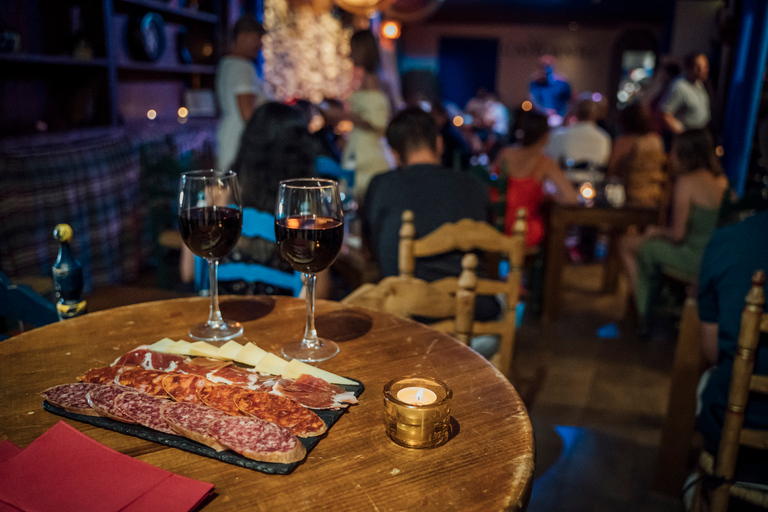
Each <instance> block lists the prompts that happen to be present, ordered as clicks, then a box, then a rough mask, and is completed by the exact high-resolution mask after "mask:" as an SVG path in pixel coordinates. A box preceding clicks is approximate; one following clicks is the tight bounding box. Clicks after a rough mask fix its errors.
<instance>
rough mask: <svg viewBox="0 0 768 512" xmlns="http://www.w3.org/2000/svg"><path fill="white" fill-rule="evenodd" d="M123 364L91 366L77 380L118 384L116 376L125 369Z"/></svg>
mask: <svg viewBox="0 0 768 512" xmlns="http://www.w3.org/2000/svg"><path fill="white" fill-rule="evenodd" d="M125 368H126V367H125V366H105V367H104V368H91V369H90V370H88V371H87V372H85V375H81V376H80V377H78V378H77V380H80V381H83V382H90V383H92V384H120V382H119V380H118V378H119V377H120V374H121V373H122V372H123V370H125Z"/></svg>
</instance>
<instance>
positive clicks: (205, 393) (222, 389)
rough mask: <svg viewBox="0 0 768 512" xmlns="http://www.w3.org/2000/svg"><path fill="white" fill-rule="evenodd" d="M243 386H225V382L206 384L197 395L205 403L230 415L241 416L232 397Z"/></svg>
mask: <svg viewBox="0 0 768 512" xmlns="http://www.w3.org/2000/svg"><path fill="white" fill-rule="evenodd" d="M242 390H243V388H239V387H237V386H227V385H225V384H206V385H205V386H203V389H201V390H200V391H199V392H198V396H200V399H201V400H202V401H203V403H204V404H205V405H208V406H210V407H213V408H214V409H218V410H220V411H223V412H225V413H227V414H229V415H231V416H243V413H242V412H240V409H238V408H237V405H235V400H234V397H235V395H236V394H237V393H239V392H240V391H242Z"/></svg>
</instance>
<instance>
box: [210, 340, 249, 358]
mask: <svg viewBox="0 0 768 512" xmlns="http://www.w3.org/2000/svg"><path fill="white" fill-rule="evenodd" d="M242 348H243V346H242V345H241V344H239V343H238V342H236V341H235V340H229V341H228V342H226V343H225V344H223V345H222V346H220V347H219V350H218V351H217V352H218V355H217V356H216V357H218V358H220V359H229V360H230V361H232V360H234V359H235V357H236V356H237V354H238V353H239V352H240V350H242Z"/></svg>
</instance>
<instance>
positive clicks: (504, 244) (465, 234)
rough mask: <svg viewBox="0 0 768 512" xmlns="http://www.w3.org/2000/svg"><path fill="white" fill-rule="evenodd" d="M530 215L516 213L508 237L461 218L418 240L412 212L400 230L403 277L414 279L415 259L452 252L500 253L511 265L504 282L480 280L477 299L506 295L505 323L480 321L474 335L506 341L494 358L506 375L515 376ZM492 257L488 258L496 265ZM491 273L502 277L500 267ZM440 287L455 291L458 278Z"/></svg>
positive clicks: (399, 261) (449, 279) (401, 274)
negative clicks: (513, 359) (521, 286)
mask: <svg viewBox="0 0 768 512" xmlns="http://www.w3.org/2000/svg"><path fill="white" fill-rule="evenodd" d="M525 230H526V211H525V209H523V208H521V209H519V210H518V211H517V219H516V220H515V225H514V229H513V234H512V236H506V235H504V234H502V233H500V232H499V231H497V230H496V229H494V228H493V227H492V226H491V225H490V224H488V223H486V222H480V221H476V220H472V219H462V220H460V221H458V222H456V223H447V224H443V225H442V226H440V227H439V228H437V229H436V230H435V231H433V232H432V233H429V234H428V235H426V236H424V237H422V238H419V239H414V238H415V235H416V228H415V227H414V224H413V212H412V211H410V210H406V211H405V212H403V216H402V225H401V227H400V247H399V256H398V266H399V270H400V276H403V277H413V275H414V271H415V269H416V259H417V258H423V257H428V256H436V255H439V254H444V253H448V252H452V251H456V250H458V251H462V252H470V251H483V252H484V253H486V254H487V255H488V256H493V255H498V256H499V257H501V258H502V259H506V260H508V261H509V272H508V274H507V275H506V277H502V278H499V279H491V278H483V279H478V281H477V290H476V293H477V295H497V294H503V295H504V297H505V309H504V312H503V316H502V318H501V320H498V321H489V322H475V324H474V329H473V332H474V333H475V334H495V335H498V336H499V337H500V338H501V343H500V346H499V351H498V353H497V354H496V355H495V356H494V357H493V358H492V359H491V361H492V362H493V364H494V365H495V366H496V367H497V368H498V369H499V370H500V371H501V372H502V373H503V374H504V375H506V376H509V375H510V371H511V366H512V355H513V354H514V343H515V320H516V316H517V302H518V299H519V297H520V285H521V281H522V275H523V264H524V261H525ZM491 260H493V258H490V257H489V258H486V261H491ZM487 270H488V271H489V272H488V275H489V276H493V275H497V270H496V269H487ZM437 283H440V286H442V287H444V288H446V287H447V288H452V289H456V286H457V278H456V277H446V278H443V279H441V280H439V281H437Z"/></svg>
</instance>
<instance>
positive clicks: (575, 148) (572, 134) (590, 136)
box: [544, 121, 611, 167]
mask: <svg viewBox="0 0 768 512" xmlns="http://www.w3.org/2000/svg"><path fill="white" fill-rule="evenodd" d="M544 153H545V154H546V155H547V156H548V157H550V158H554V159H555V160H557V161H558V162H560V163H564V162H567V161H570V160H572V161H573V163H576V164H578V163H582V162H592V163H593V164H595V165H597V166H600V167H606V166H607V165H608V159H609V158H610V156H611V136H610V135H608V132H606V131H605V130H603V129H602V128H600V127H599V126H597V125H596V124H595V123H592V122H590V121H580V122H578V123H576V124H574V125H573V126H568V127H564V128H558V129H557V130H555V131H554V132H553V133H552V135H550V137H549V142H548V143H547V146H546V147H545V148H544Z"/></svg>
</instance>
